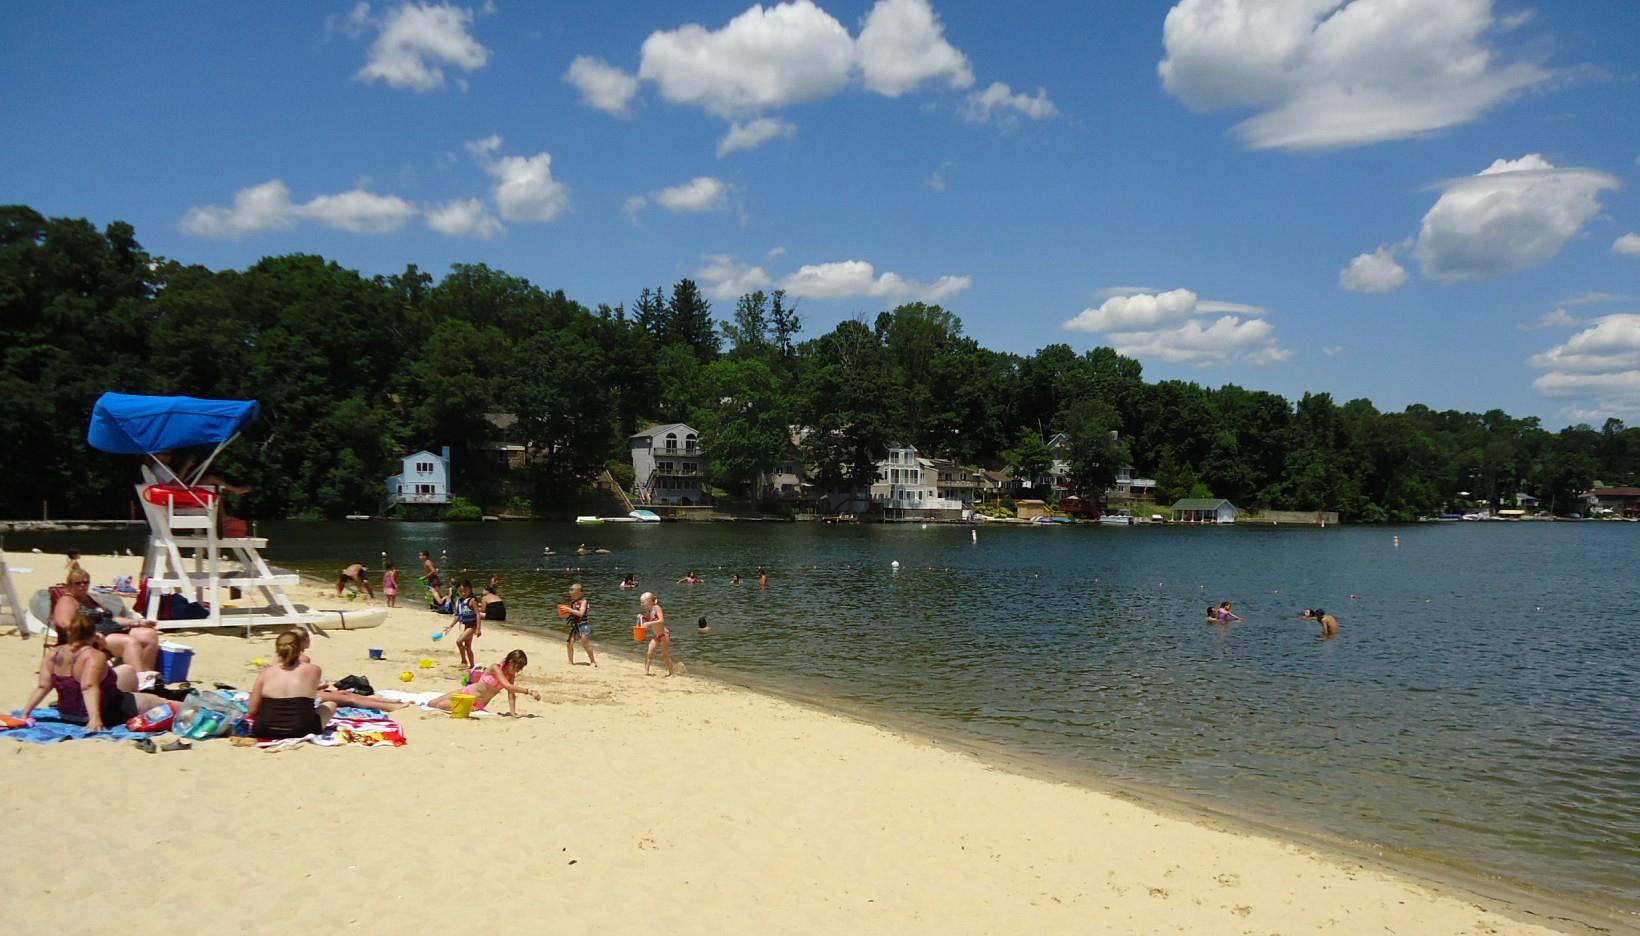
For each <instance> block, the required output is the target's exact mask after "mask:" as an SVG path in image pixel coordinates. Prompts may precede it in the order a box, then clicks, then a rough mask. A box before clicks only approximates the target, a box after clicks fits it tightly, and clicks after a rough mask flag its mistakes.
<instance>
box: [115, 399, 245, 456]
mask: <svg viewBox="0 0 1640 936" xmlns="http://www.w3.org/2000/svg"><path fill="white" fill-rule="evenodd" d="M261 409H262V406H261V404H260V403H257V402H256V401H255V400H200V399H196V398H194V397H185V396H169V397H167V396H139V395H137V394H132V393H105V394H103V395H102V396H101V397H98V398H97V405H96V406H94V407H92V409H91V427H90V428H89V429H87V430H86V433H85V440H86V441H87V442H89V443H90V444H91V447H92V448H96V449H101V450H102V451H104V452H113V453H115V454H117V455H151V454H153V453H155V452H165V451H169V450H171V449H174V448H181V447H183V446H185V445H219V444H221V443H223V442H226V441H228V440H229V439H231V438H233V437H234V434H235V433H237V432H238V431H239V430H240V429H241V428H242V427H243V426H244V425H245V424H246V423H248V422H250V421H251V420H253V419H255V418H256V414H257V413H258V412H260V411H261Z"/></svg>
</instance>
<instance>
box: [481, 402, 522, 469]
mask: <svg viewBox="0 0 1640 936" xmlns="http://www.w3.org/2000/svg"><path fill="white" fill-rule="evenodd" d="M484 421H485V422H487V423H489V424H490V428H492V429H494V430H495V435H494V437H493V438H492V439H491V441H489V442H487V443H485V445H484V448H485V449H486V450H487V451H489V453H490V457H491V458H494V459H495V461H496V464H498V465H500V466H501V467H502V468H506V469H509V470H511V469H515V468H522V467H524V465H525V463H526V462H528V461H529V449H528V448H527V447H525V445H524V440H523V438H521V437H520V430H519V427H518V416H517V414H515V413H485V414H484Z"/></svg>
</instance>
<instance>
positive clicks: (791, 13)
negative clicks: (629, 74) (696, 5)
mask: <svg viewBox="0 0 1640 936" xmlns="http://www.w3.org/2000/svg"><path fill="white" fill-rule="evenodd" d="M853 67H854V39H853V38H852V37H851V36H850V35H849V33H848V30H847V29H844V28H843V24H842V23H839V22H837V20H836V19H835V18H833V17H832V15H831V14H830V13H827V12H826V11H825V10H822V9H820V8H819V7H818V6H815V5H814V3H813V2H811V0H795V2H792V3H781V4H778V5H775V6H771V7H767V8H765V7H763V6H756V5H754V6H753V7H751V8H750V9H748V10H747V11H745V12H744V13H741V14H740V15H739V16H736V17H735V18H734V19H732V20H730V21H729V23H728V25H726V26H724V27H723V28H722V29H719V30H715V31H713V30H708V29H706V28H705V27H703V26H700V25H698V24H690V25H688V26H683V27H680V28H678V29H674V30H671V31H659V32H654V33H651V34H650V36H649V38H647V39H645V40H644V43H643V50H642V60H641V63H640V64H639V66H638V77H640V78H643V79H644V80H646V81H651V82H654V83H655V85H656V86H657V87H658V88H659V89H660V92H661V94H662V95H663V96H664V97H665V98H666V99H667V100H669V101H673V102H675V103H679V104H694V105H697V106H699V107H702V108H704V109H705V110H706V111H707V112H709V113H712V114H715V115H717V116H719V117H724V118H734V117H740V116H745V115H752V114H756V113H758V112H759V111H764V110H768V109H771V108H776V107H783V106H785V105H787V104H791V103H793V102H795V101H805V100H813V99H815V98H823V97H829V96H831V95H832V94H835V93H837V92H838V91H840V90H842V89H843V87H844V86H846V85H847V84H848V79H849V74H850V72H851V70H852V69H853Z"/></svg>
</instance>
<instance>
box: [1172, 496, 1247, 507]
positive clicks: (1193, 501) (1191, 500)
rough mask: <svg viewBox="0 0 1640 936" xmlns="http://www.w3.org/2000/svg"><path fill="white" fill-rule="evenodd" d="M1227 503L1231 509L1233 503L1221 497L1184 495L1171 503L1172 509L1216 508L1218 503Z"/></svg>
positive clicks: (1218, 505)
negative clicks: (1184, 496)
mask: <svg viewBox="0 0 1640 936" xmlns="http://www.w3.org/2000/svg"><path fill="white" fill-rule="evenodd" d="M1223 504H1229V505H1230V509H1231V510H1235V509H1236V505H1235V504H1231V503H1230V502H1229V501H1227V500H1225V499H1224V498H1222V497H1186V498H1184V499H1182V500H1180V501H1179V502H1177V503H1175V504H1174V505H1173V509H1174V510H1218V509H1219V507H1220V505H1223Z"/></svg>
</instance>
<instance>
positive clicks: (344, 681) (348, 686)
mask: <svg viewBox="0 0 1640 936" xmlns="http://www.w3.org/2000/svg"><path fill="white" fill-rule="evenodd" d="M335 686H336V689H337V690H338V691H340V692H351V693H354V694H356V695H375V694H376V690H375V689H374V688H373V687H372V686H371V685H370V680H368V679H366V678H364V677H363V676H343V677H342V678H341V679H338V680H336V682H335Z"/></svg>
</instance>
